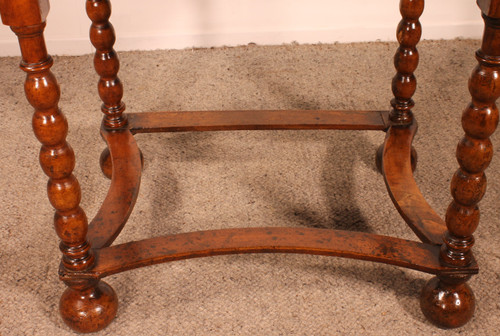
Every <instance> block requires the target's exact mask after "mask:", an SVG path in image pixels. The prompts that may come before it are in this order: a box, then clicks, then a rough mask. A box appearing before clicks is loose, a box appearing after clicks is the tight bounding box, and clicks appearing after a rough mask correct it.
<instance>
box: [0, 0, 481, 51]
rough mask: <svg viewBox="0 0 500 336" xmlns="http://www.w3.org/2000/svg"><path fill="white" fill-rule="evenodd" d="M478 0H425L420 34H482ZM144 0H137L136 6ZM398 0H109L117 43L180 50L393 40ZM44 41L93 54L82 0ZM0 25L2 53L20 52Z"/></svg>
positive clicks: (59, 17) (63, 12) (56, 18)
mask: <svg viewBox="0 0 500 336" xmlns="http://www.w3.org/2000/svg"><path fill="white" fill-rule="evenodd" d="M475 2H476V1H475V0H428V1H427V2H426V10H425V11H424V15H423V16H422V19H421V21H422V25H423V28H424V30H423V31H424V35H423V38H425V39H440V38H444V39H452V38H456V37H467V38H479V37H480V36H481V32H482V20H481V17H480V12H479V9H478V8H477V6H476V5H475ZM139 3H141V4H139ZM398 3H399V1H398V0H355V1H345V0H147V1H142V2H139V1H137V0H114V2H113V14H112V17H111V22H112V23H113V25H114V26H115V29H116V31H117V33H118V39H117V43H116V44H115V49H117V50H136V49H141V50H151V49H170V48H174V49H180V48H189V47H210V46H222V45H241V44H247V43H250V42H255V43H257V44H282V43H290V42H293V41H297V42H299V43H316V42H323V43H332V42H337V41H338V42H356V41H375V40H383V41H390V40H395V27H396V25H397V22H398V21H399V20H400V14H399V9H398V7H399V6H398ZM51 7H52V8H51V12H50V14H49V18H48V22H47V23H48V26H47V29H46V34H45V36H46V39H47V44H48V47H49V52H50V53H51V54H60V55H61V54H66V55H68V54H69V55H77V54H85V53H90V52H92V49H91V45H90V43H89V41H88V27H89V20H88V18H87V16H86V14H85V0H57V1H56V0H52V2H51ZM18 54H19V51H18V46H17V41H16V39H15V37H14V35H13V33H12V32H11V31H10V29H8V27H5V26H0V56H7V55H18Z"/></svg>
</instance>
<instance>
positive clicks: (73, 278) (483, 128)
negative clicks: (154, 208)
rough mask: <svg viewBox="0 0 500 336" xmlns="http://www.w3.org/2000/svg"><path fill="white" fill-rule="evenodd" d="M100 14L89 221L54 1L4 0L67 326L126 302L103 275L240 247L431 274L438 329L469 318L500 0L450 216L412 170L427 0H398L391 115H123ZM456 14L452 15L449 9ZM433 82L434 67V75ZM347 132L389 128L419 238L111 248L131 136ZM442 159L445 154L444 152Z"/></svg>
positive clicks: (99, 324) (305, 232)
mask: <svg viewBox="0 0 500 336" xmlns="http://www.w3.org/2000/svg"><path fill="white" fill-rule="evenodd" d="M86 5H87V13H88V16H89V18H90V20H91V21H92V25H91V29H90V40H91V42H92V44H93V45H94V47H95V48H96V53H95V58H94V65H95V69H96V71H97V73H98V74H99V76H100V80H99V83H98V91H99V95H100V97H101V99H102V101H103V104H102V111H103V113H104V117H103V122H102V127H101V134H102V136H103V138H104V139H105V141H106V142H107V149H106V150H105V151H104V152H103V153H102V155H101V168H102V170H103V172H104V174H105V175H106V176H108V177H109V178H111V185H110V189H109V192H108V194H107V196H106V198H105V200H104V202H103V204H102V206H101V208H100V210H99V212H98V213H97V215H96V216H95V218H94V219H92V220H91V221H90V223H88V221H87V217H86V215H85V212H84V211H83V210H82V209H81V208H80V206H79V203H80V186H79V184H78V181H77V179H76V177H75V176H74V175H73V174H72V171H73V168H74V165H75V156H74V153H73V150H72V149H71V147H70V146H69V144H68V143H67V142H66V135H67V132H68V124H67V121H66V119H65V117H64V115H63V114H62V113H61V111H60V109H59V108H58V101H59V97H60V91H59V86H58V84H57V81H56V78H55V77H54V75H53V74H52V72H51V71H50V68H51V66H52V63H53V60H52V58H51V57H50V56H49V55H48V54H47V50H46V47H45V41H44V37H43V31H44V28H45V20H46V17H47V14H48V11H49V2H48V0H0V13H1V16H2V21H3V23H4V24H6V25H8V26H11V28H12V30H13V31H14V33H15V34H16V35H17V37H18V39H19V45H20V47H21V52H22V61H21V69H22V70H24V71H25V72H26V74H27V77H26V82H25V92H26V97H27V99H28V102H29V103H30V104H31V105H32V106H33V107H34V116H33V130H34V133H35V135H36V137H37V138H38V140H39V141H40V142H41V144H42V148H41V151H40V163H41V166H42V169H43V171H44V172H45V174H46V175H47V176H48V177H49V182H48V197H49V200H50V202H51V204H52V205H53V206H54V208H55V218H54V222H55V230H56V233H57V234H58V236H59V238H60V239H61V244H60V248H61V251H62V254H63V256H62V261H61V266H60V269H59V274H60V278H61V280H62V281H64V283H65V284H66V285H67V286H68V288H67V289H66V290H65V292H64V293H63V295H62V297H61V300H60V311H61V315H62V317H63V319H64V321H65V322H66V323H67V324H68V325H69V326H70V327H71V328H73V329H74V330H76V331H79V332H93V331H97V330H100V329H102V328H104V327H106V326H107V325H108V324H109V323H110V322H111V321H112V320H113V318H114V316H115V315H116V312H117V308H118V299H117V296H116V293H115V292H114V290H113V289H112V288H111V287H110V286H109V285H108V284H106V283H105V282H104V281H102V278H104V277H106V276H108V275H111V274H116V273H120V272H123V271H126V270H130V269H133V268H138V267H142V266H147V265H153V264H158V263H163V262H167V261H173V260H180V259H187V258H195V257H205V256H213V255H223V254H237V253H264V252H265V253H307V254H318V255H328V256H336V257H345V258H354V259H363V260H370V261H376V262H382V263H387V264H392V265H397V266H401V267H405V268H411V269H415V270H419V271H422V272H426V273H431V274H434V275H435V277H434V278H432V279H431V280H430V281H429V282H428V283H427V284H426V285H425V287H424V288H423V290H422V293H421V308H422V311H423V313H424V314H425V316H427V318H428V319H429V320H430V321H432V322H433V323H435V324H437V325H438V326H441V327H446V328H454V327H459V326H462V325H464V324H465V323H467V321H469V320H470V318H471V317H472V315H473V313H474V308H475V299H474V294H473V292H472V290H471V288H470V287H469V286H468V285H467V283H466V282H467V280H468V279H469V278H470V277H471V276H472V275H473V274H476V273H477V272H478V266H477V264H476V262H475V260H474V257H473V254H472V251H471V247H472V245H473V244H474V238H473V233H474V231H475V230H476V227H477V225H478V223H479V209H478V206H477V204H478V202H479V201H480V200H481V198H482V197H483V195H484V192H485V189H486V178H485V174H484V170H485V169H486V167H487V166H488V164H489V163H490V161H491V158H492V155H493V148H492V144H491V142H490V140H489V137H490V136H491V135H492V134H493V132H494V131H495V128H496V126H497V124H498V110H497V107H496V105H495V101H496V100H497V98H498V97H499V96H500V73H499V67H500V0H478V5H479V7H480V8H481V10H482V13H483V18H484V22H485V30H484V35H483V40H482V45H481V48H480V49H479V51H478V52H477V53H476V58H477V60H478V65H477V67H476V68H475V69H474V70H473V72H472V75H471V77H470V81H469V88H470V92H471V95H472V100H471V103H470V104H469V105H468V106H467V107H466V108H465V110H464V112H463V117H462V124H463V128H464V131H465V136H464V137H463V138H462V140H461V141H460V142H459V144H458V147H457V159H458V163H459V166H460V167H459V169H458V170H457V172H456V173H455V175H454V176H453V179H452V182H451V193H452V197H453V200H452V201H451V204H450V206H449V207H448V210H447V213H446V218H445V220H443V219H441V218H440V217H439V216H438V215H437V214H436V213H435V212H434V210H432V208H431V207H430V206H429V205H428V204H427V202H426V201H425V199H424V198H423V196H422V194H421V193H420V191H419V189H418V186H417V185H416V183H415V180H414V178H413V169H414V168H415V165H416V153H415V151H414V150H413V149H412V140H413V137H414V135H415V132H416V129H417V124H416V120H415V117H414V116H413V113H412V108H413V106H414V102H413V100H412V96H413V93H414V92H415V89H416V80H415V76H414V74H413V73H414V71H415V69H416V67H417V64H418V59H419V56H418V51H417V49H416V45H417V43H418V41H419V40H420V36H421V26H420V23H419V17H420V15H421V14H422V11H423V8H424V1H423V0H400V10H401V14H402V20H401V22H400V24H399V26H398V28H397V38H398V41H399V45H400V46H399V48H398V49H397V51H396V54H395V58H394V63H395V67H396V75H395V76H394V78H393V81H392V90H393V93H394V98H393V99H392V101H391V106H392V108H391V109H390V111H313V110H307V111H300V110H292V111H267V110H264V111H189V112H176V111H164V112H152V113H127V114H125V113H124V111H125V105H124V104H123V102H122V94H123V89H122V84H121V82H120V80H119V78H118V77H117V73H118V68H119V61H118V57H117V54H116V52H115V51H114V50H113V44H114V41H115V34H114V30H113V26H112V25H111V23H110V22H109V17H110V15H111V7H110V2H109V0H86ZM450 10H451V9H450ZM436 76H438V74H437V73H436ZM276 129H280V130H290V129H293V130H297V129H298V130H305V129H331V130H340V129H349V130H376V131H383V132H386V134H387V136H386V139H385V142H384V144H382V145H381V147H380V148H379V150H378V152H377V155H376V158H377V164H378V167H379V170H380V172H381V173H382V175H383V176H384V179H385V181H386V185H387V189H388V192H389V194H390V196H391V198H392V200H393V202H394V205H395V206H396V208H397V209H398V211H399V212H400V214H401V216H402V217H403V218H404V220H405V221H406V222H407V223H408V225H409V227H410V228H411V229H412V230H413V231H414V232H415V234H416V236H417V237H418V238H419V239H420V241H408V240H403V239H399V238H394V237H387V236H380V235H376V234H370V233H363V232H350V231H341V230H328V229H311V228H243V229H224V230H212V231H198V232H191V233H183V234H176V235H169V236H164V237H155V238H150V239H146V240H142V241H134V242H129V243H124V244H118V245H112V243H113V241H114V240H115V238H116V237H117V236H118V234H119V233H120V231H121V229H122V228H123V226H124V225H125V223H126V221H127V219H128V217H129V215H130V213H131V211H132V209H133V206H134V204H135V201H136V198H137V195H138V190H139V184H140V180H141V170H142V154H141V152H140V150H139V148H138V146H137V143H136V142H135V139H134V134H136V133H150V132H187V131H189V132H201V131H216V130H231V131H235V130H276ZM436 154H437V155H439V154H438V153H436Z"/></svg>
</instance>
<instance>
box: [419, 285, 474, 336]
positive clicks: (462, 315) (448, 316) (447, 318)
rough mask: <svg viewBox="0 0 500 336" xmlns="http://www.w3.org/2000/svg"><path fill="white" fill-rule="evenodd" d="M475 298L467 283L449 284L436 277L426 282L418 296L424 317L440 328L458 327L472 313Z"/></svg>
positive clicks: (470, 316) (467, 319) (464, 322)
mask: <svg viewBox="0 0 500 336" xmlns="http://www.w3.org/2000/svg"><path fill="white" fill-rule="evenodd" d="M475 302H476V299H475V298H474V293H473V292H472V289H471V288H470V287H469V285H467V283H465V282H463V283H458V284H449V283H446V282H444V281H442V280H440V279H439V278H437V277H434V278H432V279H431V280H429V281H428V282H427V284H426V285H425V286H424V288H423V290H422V294H421V296H420V308H421V309H422V312H423V313H424V315H425V317H427V319H428V320H429V321H431V322H432V323H434V324H435V325H437V326H438V327H441V328H458V327H461V326H463V325H464V324H466V323H467V322H468V321H469V320H470V319H471V318H472V315H473V314H474V310H475V307H476V304H475Z"/></svg>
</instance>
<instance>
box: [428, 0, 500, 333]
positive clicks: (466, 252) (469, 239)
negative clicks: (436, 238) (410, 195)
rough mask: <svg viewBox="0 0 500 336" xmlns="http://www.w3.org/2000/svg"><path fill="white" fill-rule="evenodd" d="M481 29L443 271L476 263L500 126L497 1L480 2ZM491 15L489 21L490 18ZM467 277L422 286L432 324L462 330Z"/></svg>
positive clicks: (469, 295)
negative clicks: (493, 139)
mask: <svg viewBox="0 0 500 336" xmlns="http://www.w3.org/2000/svg"><path fill="white" fill-rule="evenodd" d="M479 4H480V6H482V7H481V9H482V10H483V13H484V14H483V19H484V22H485V29H484V34H483V41H482V45H481V49H479V50H478V51H477V53H476V59H477V61H478V65H477V66H476V68H475V69H474V70H473V72H472V75H471V76H470V79H469V92H470V94H471V96H472V100H471V102H470V103H469V105H468V106H467V107H466V108H465V110H464V111H463V114H462V127H463V129H464V131H465V135H464V137H463V138H462V139H461V140H460V142H459V143H458V146H457V152H456V155H457V161H458V163H459V166H460V167H459V169H458V170H457V171H456V173H455V174H454V175H453V178H452V180H451V195H452V197H453V200H452V202H451V204H450V205H449V207H448V210H447V211H446V227H447V228H448V230H447V231H446V233H445V234H444V244H442V246H441V253H440V257H441V261H442V263H443V264H445V265H450V266H453V267H456V268H457V269H460V268H467V267H468V266H469V265H470V264H471V263H473V262H474V257H473V254H472V249H471V248H472V246H473V245H474V236H473V233H474V231H475V230H476V228H477V226H478V225H479V216H480V215H479V207H478V203H479V201H480V200H481V199H482V198H483V196H484V193H485V192H486V175H485V173H484V170H485V169H486V168H487V167H488V165H489V164H490V162H491V159H492V157H493V145H492V143H491V141H490V139H489V137H490V136H491V135H492V134H493V133H494V132H495V129H496V127H497V125H498V118H499V116H498V108H497V106H496V103H495V102H496V100H497V99H498V98H499V97H500V23H499V20H498V18H497V17H498V14H500V12H499V9H500V1H490V2H489V4H490V7H489V8H488V7H487V6H486V3H485V2H484V1H479ZM489 15H492V16H489ZM467 280H469V276H467V275H466V274H463V275H457V276H451V277H450V276H438V277H437V278H433V279H431V280H430V281H429V282H428V283H427V285H426V286H425V288H424V290H423V292H422V296H421V307H422V310H423V312H424V314H425V316H426V317H427V318H428V319H429V320H431V321H433V322H434V323H436V324H438V325H441V326H444V327H449V328H455V327H459V326H462V325H464V324H465V323H467V321H469V320H470V318H471V317H472V315H473V314H474V309H475V297H474V293H473V291H472V289H471V288H470V287H469V286H468V285H467V284H466V281H467Z"/></svg>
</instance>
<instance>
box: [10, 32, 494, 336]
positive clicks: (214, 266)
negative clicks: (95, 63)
mask: <svg viewBox="0 0 500 336" xmlns="http://www.w3.org/2000/svg"><path fill="white" fill-rule="evenodd" d="M478 44H479V43H478V41H468V40H465V41H463V40H456V41H426V42H423V43H422V44H421V47H420V51H421V66H420V67H419V69H418V71H417V77H418V80H419V88H418V92H417V94H416V96H415V100H416V102H417V107H416V108H415V114H416V116H417V118H418V120H419V121H420V130H419V133H418V135H417V139H416V141H415V147H416V148H417V150H418V152H419V166H418V169H417V172H416V179H417V182H418V184H419V186H420V187H421V189H422V192H423V194H424V195H425V196H426V198H427V200H428V201H429V203H430V204H431V205H432V206H433V207H434V208H435V209H436V210H437V211H438V213H439V214H441V215H442V214H443V213H444V210H445V209H446V207H447V205H448V203H449V201H450V194H449V182H450V178H451V176H452V174H453V172H454V171H455V169H456V168H457V163H456V161H455V159H454V152H455V146H456V143H457V141H458V140H459V138H460V137H461V135H462V130H461V128H460V114H461V110H462V109H463V107H464V106H465V105H466V104H467V102H468V100H469V94H468V91H467V86H466V80H467V77H468V75H469V73H470V71H471V69H472V68H473V66H474V65H475V59H474V51H475V50H476V49H477V48H478ZM395 48H396V46H395V44H392V43H366V44H346V45H343V44H337V45H285V46H276V47H261V46H248V47H239V48H220V49H209V50H183V51H156V52H128V53H122V54H121V56H120V57H121V64H122V68H121V72H120V77H121V78H122V80H123V82H124V83H125V97H124V101H125V102H126V103H127V106H128V110H129V111H134V112H139V111H153V110H159V109H180V110H189V109H254V108H255V109H262V108H267V109H334V108H335V109H337V108H339V109H349V108H356V109H365V108H367V109H387V108H388V106H389V103H388V102H389V100H390V98H391V91H390V82H391V78H392V76H393V74H394V70H393V65H392V55H393V54H394V51H395ZM55 60H56V63H55V66H54V67H53V71H54V73H55V74H56V76H57V78H58V80H59V82H60V85H61V89H62V98H61V102H60V105H61V107H62V109H63V110H64V112H65V113H66V116H67V118H68V120H69V123H70V133H69V136H68V141H69V142H70V143H71V145H72V146H73V147H74V149H75V152H76V154H77V166H76V170H75V174H76V176H77V177H78V178H79V180H80V182H81V185H82V189H83V201H82V206H83V207H84V209H85V210H86V212H87V214H88V216H89V217H92V216H93V215H94V214H95V213H96V211H97V209H98V207H99V206H100V203H101V201H102V199H103V198H104V196H105V193H106V191H107V188H108V185H109V182H108V181H107V180H106V179H104V177H103V176H102V175H101V173H100V170H99V167H98V163H97V162H98V158H99V154H100V152H101V150H102V149H103V148H104V145H103V143H102V141H101V139H100V138H99V135H98V128H99V124H100V118H101V115H100V111H99V106H100V102H99V100H98V96H97V94H96V80H97V79H96V75H95V74H94V72H93V69H92V56H90V55H88V56H82V57H56V58H55ZM18 62H19V59H17V58H2V59H0V70H1V73H2V78H3V79H2V81H1V83H0V85H1V87H0V116H1V119H2V123H1V126H0V127H1V131H0V141H1V144H2V146H1V151H0V153H1V156H2V157H3V158H4V160H3V162H2V164H1V165H0V176H1V179H2V183H0V188H1V191H0V194H1V195H2V197H1V201H0V274H1V277H0V288H1V290H0V334H1V335H3V336H7V335H71V334H72V333H71V332H70V330H69V329H68V328H67V327H66V326H65V325H64V324H63V322H62V321H61V319H60V317H59V314H58V308H57V305H58V300H59V296H60V294H61V293H62V291H63V290H64V285H63V284H62V283H60V282H59V281H58V277H57V267H58V264H59V258H60V253H59V251H58V240H57V237H56V235H55V233H54V231H53V228H52V213H53V211H52V209H51V207H50V205H49V202H48V201H47V197H46V192H45V184H46V177H45V176H43V174H42V172H41V169H40V168H39V165H38V160H37V155H38V149H39V144H38V142H37V141H36V139H35V137H34V136H33V135H32V132H31V124H30V118H31V113H32V111H31V108H30V107H29V106H28V104H27V103H26V101H25V99H24V94H23V92H22V83H23V80H24V76H23V74H22V72H21V71H20V70H18V69H17V63H18ZM383 137H384V134H383V133H382V132H350V131H276V132H262V131H255V132H215V133H177V134H155V135H138V136H137V139H138V142H139V145H140V147H141V149H142V151H143V153H144V156H145V170H144V176H143V183H142V186H141V192H140V196H139V200H138V202H137V205H136V208H135V210H134V213H133V214H132V216H131V218H130V220H129V223H128V225H127V226H126V227H125V229H124V230H123V232H122V234H121V235H120V237H119V238H118V241H119V242H124V241H129V240H135V239H139V238H146V237H151V236H156V235H161V234H168V233H177V232H186V231H192V230H197V229H215V228H227V227H244V226H310V227H326V228H340V229H352V230H359V231H366V232H377V233H380V234H389V235H394V236H398V237H404V238H409V239H414V235H413V234H412V232H411V231H410V230H409V229H408V228H407V227H406V225H405V224H404V222H403V221H402V220H401V219H400V217H399V215H398V214H397V212H396V210H395V209H394V207H393V205H392V203H391V201H390V199H389V196H388V195H387V192H386V189H385V185H384V183H383V180H382V178H381V176H380V175H379V174H378V173H377V172H376V171H375V166H374V153H375V150H376V148H377V147H378V145H379V144H380V143H381V142H382V140H383ZM493 142H494V144H495V146H496V147H495V148H496V157H495V158H494V160H493V162H492V164H491V166H490V168H489V169H488V177H489V185H488V192H487V194H486V196H485V198H484V199H483V201H482V202H481V209H482V222H481V225H480V226H479V228H478V230H477V231H476V234H475V237H476V239H477V243H476V246H475V247H474V250H475V252H476V256H477V259H478V260H479V263H480V266H481V272H480V274H479V275H478V276H476V277H474V278H473V279H472V280H471V281H470V284H471V286H472V287H473V289H474V291H475V293H476V297H477V305H478V307H477V311H476V314H475V316H474V318H473V320H472V321H471V322H470V323H469V324H468V325H466V326H465V327H463V328H460V329H458V330H454V331H444V330H441V329H438V328H435V327H434V326H432V325H430V324H429V323H428V322H426V320H425V319H424V317H423V316H422V314H421V312H420V308H419V303H418V300H419V299H418V298H419V292H420V289H421V287H422V286H423V284H424V283H425V281H426V280H427V279H429V278H430V276H429V275H427V274H424V273H419V272H414V271H409V270H405V269H400V268H396V267H392V266H388V265H382V264H373V263H368V262H363V261H354V260H347V259H339V258H328V257H318V256H304V255H243V256H223V257H213V258H205V259H194V260H186V261H178V262H174V263H167V264H163V265H157V266H153V267H149V268H143V269H139V270H133V271H129V272H126V273H122V274H118V275H116V276H112V277H110V278H108V279H107V280H106V281H107V282H108V283H110V284H111V285H112V286H113V287H114V289H115V290H116V292H117V294H118V297H119V302H120V306H119V311H118V316H117V318H116V320H115V321H114V322H113V323H112V324H111V325H110V326H109V327H108V328H107V329H106V330H105V331H102V332H100V333H98V335H459V334H460V335H464V334H468V335H495V334H498V330H500V303H499V302H500V301H499V297H500V285H499V282H500V281H499V280H500V278H499V272H500V254H499V251H500V244H499V237H500V235H499V232H498V222H499V218H500V212H499V199H500V152H499V150H498V148H500V138H499V135H498V133H497V134H496V135H495V136H494V138H493Z"/></svg>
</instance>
